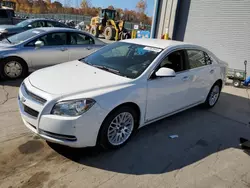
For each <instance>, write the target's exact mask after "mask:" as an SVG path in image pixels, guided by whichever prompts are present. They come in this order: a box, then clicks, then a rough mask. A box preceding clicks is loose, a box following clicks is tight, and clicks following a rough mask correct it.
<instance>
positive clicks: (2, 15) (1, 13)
mask: <svg viewBox="0 0 250 188" xmlns="http://www.w3.org/2000/svg"><path fill="white" fill-rule="evenodd" d="M0 18H8V14H7V12H6V10H0Z"/></svg>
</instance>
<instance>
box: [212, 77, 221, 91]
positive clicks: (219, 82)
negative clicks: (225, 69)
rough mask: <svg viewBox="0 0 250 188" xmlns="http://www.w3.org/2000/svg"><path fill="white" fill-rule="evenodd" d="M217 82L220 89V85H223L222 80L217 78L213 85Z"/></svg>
mask: <svg viewBox="0 0 250 188" xmlns="http://www.w3.org/2000/svg"><path fill="white" fill-rule="evenodd" d="M217 83H218V84H219V85H220V89H222V86H223V81H222V79H218V80H217V81H216V82H215V83H214V85H215V84H217ZM214 85H213V86H214ZM213 86H212V87H213Z"/></svg>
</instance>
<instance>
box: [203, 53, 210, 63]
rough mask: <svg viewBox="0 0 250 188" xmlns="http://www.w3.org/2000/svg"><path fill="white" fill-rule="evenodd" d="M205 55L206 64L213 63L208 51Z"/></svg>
mask: <svg viewBox="0 0 250 188" xmlns="http://www.w3.org/2000/svg"><path fill="white" fill-rule="evenodd" d="M204 56H205V63H206V65H210V64H212V59H211V58H210V57H209V55H207V53H206V52H204Z"/></svg>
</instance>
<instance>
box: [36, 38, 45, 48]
mask: <svg viewBox="0 0 250 188" xmlns="http://www.w3.org/2000/svg"><path fill="white" fill-rule="evenodd" d="M35 46H36V48H41V47H42V46H44V43H43V41H40V40H38V41H36V43H35Z"/></svg>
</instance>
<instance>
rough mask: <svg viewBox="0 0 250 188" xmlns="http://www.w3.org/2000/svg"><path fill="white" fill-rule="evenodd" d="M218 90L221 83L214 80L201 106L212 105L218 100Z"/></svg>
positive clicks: (210, 106)
mask: <svg viewBox="0 0 250 188" xmlns="http://www.w3.org/2000/svg"><path fill="white" fill-rule="evenodd" d="M220 92H221V84H220V83H218V82H216V83H215V84H214V85H213V87H212V88H211V89H210V91H209V93H208V96H207V99H206V101H205V103H204V105H203V106H204V107H206V108H212V107H214V106H215V104H216V103H217V102H218V99H219V98H220Z"/></svg>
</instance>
